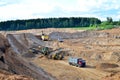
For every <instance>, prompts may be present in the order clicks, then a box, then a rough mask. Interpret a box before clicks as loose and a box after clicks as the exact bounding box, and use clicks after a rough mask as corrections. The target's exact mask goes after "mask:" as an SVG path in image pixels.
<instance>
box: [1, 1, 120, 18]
mask: <svg viewBox="0 0 120 80" xmlns="http://www.w3.org/2000/svg"><path fill="white" fill-rule="evenodd" d="M119 4H120V1H119V0H12V1H11V0H1V1H0V15H1V16H0V20H10V19H30V18H40V17H42V18H43V17H60V16H61V17H74V16H76V17H77V16H79V17H80V16H82V17H84V16H85V17H97V18H100V19H101V20H104V19H105V18H106V17H109V16H113V17H114V18H115V19H118V18H117V17H118V16H119V14H118V12H117V10H118V11H119V10H120V5H119ZM114 10H116V11H115V12H114V14H113V12H112V14H111V13H110V11H114ZM107 15H108V16H107Z"/></svg>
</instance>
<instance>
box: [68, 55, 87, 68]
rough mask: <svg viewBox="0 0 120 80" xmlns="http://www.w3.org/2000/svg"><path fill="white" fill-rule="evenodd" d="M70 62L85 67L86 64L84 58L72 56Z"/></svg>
mask: <svg viewBox="0 0 120 80" xmlns="http://www.w3.org/2000/svg"><path fill="white" fill-rule="evenodd" d="M68 62H69V64H70V65H73V66H76V67H85V66H86V62H85V60H83V59H82V58H76V57H70V58H69V60H68Z"/></svg>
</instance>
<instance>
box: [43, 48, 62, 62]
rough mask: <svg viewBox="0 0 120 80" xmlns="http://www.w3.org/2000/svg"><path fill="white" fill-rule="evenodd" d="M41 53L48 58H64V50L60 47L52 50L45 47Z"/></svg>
mask: <svg viewBox="0 0 120 80" xmlns="http://www.w3.org/2000/svg"><path fill="white" fill-rule="evenodd" d="M41 53H42V54H43V55H44V56H46V57H47V58H48V59H54V60H62V59H63V58H64V52H63V51H62V50H60V49H57V50H52V49H51V48H48V47H43V48H42V49H41Z"/></svg>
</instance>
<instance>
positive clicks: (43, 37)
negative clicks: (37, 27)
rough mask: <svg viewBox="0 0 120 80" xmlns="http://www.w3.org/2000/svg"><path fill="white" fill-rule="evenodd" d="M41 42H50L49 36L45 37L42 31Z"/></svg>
mask: <svg viewBox="0 0 120 80" xmlns="http://www.w3.org/2000/svg"><path fill="white" fill-rule="evenodd" d="M41 40H43V41H48V40H49V36H48V35H45V34H44V33H43V31H42V35H41Z"/></svg>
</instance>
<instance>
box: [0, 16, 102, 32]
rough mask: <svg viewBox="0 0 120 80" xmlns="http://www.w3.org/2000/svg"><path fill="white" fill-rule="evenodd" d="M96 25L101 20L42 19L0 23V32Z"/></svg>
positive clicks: (79, 18) (84, 18) (74, 18)
mask: <svg viewBox="0 0 120 80" xmlns="http://www.w3.org/2000/svg"><path fill="white" fill-rule="evenodd" d="M96 24H101V20H99V19H98V18H87V17H69V18H66V17H63V18H42V19H29V20H11V21H4V22H0V30H26V29H42V28H71V27H88V26H90V25H96Z"/></svg>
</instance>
